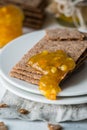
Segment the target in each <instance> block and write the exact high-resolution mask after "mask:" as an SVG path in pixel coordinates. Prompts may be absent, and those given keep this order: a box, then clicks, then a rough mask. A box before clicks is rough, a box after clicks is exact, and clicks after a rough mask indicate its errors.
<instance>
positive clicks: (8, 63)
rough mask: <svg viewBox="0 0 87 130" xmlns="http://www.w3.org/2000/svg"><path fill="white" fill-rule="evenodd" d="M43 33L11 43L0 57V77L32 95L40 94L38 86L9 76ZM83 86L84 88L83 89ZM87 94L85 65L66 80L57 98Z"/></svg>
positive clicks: (35, 33)
mask: <svg viewBox="0 0 87 130" xmlns="http://www.w3.org/2000/svg"><path fill="white" fill-rule="evenodd" d="M44 35H45V31H37V32H33V33H29V34H26V35H24V36H22V37H19V38H17V39H16V40H14V41H12V42H11V43H10V44H8V45H7V46H6V47H4V49H3V51H2V52H1V55H0V71H1V75H2V77H3V78H4V79H5V80H6V81H8V82H9V83H11V84H12V85H14V86H15V87H18V88H21V89H23V90H27V91H29V92H32V93H36V94H41V93H40V91H39V89H38V86H37V85H33V84H29V83H27V82H25V81H22V80H19V79H15V78H12V77H10V76H9V72H10V71H11V69H12V67H13V66H14V65H15V64H16V63H17V62H18V61H19V60H20V59H21V58H22V57H23V55H24V54H25V53H26V52H27V51H28V50H29V49H30V48H32V47H33V46H34V45H35V44H36V43H37V42H38V41H39V40H40V39H41V38H42V37H43V36H44ZM83 86H84V87H83ZM84 94H87V63H86V66H85V67H83V69H82V70H81V71H79V72H78V73H76V74H75V75H74V76H72V77H71V78H70V79H68V80H67V81H66V82H65V83H64V84H63V86H62V92H61V93H60V94H59V96H77V95H84Z"/></svg>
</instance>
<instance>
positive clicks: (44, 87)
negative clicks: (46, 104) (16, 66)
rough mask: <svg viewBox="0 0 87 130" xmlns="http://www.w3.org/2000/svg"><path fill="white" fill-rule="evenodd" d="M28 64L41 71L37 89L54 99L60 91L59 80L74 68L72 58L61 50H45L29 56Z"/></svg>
mask: <svg viewBox="0 0 87 130" xmlns="http://www.w3.org/2000/svg"><path fill="white" fill-rule="evenodd" d="M28 65H30V66H32V67H33V68H35V69H36V70H39V71H41V72H42V73H43V76H42V77H41V79H40V81H39V89H40V91H41V92H42V94H43V95H44V96H45V97H46V98H48V99H50V100H56V96H57V94H58V93H59V92H60V91H61V88H60V86H59V84H60V82H61V80H62V79H63V78H64V76H65V75H66V74H67V73H68V72H69V71H72V70H73V69H74V68H75V62H74V60H73V59H72V58H71V57H69V56H68V55H67V54H66V53H65V52H64V51H62V50H57V51H55V52H48V51H47V50H45V51H43V52H41V53H39V54H37V55H34V56H33V57H31V58H30V59H29V61H28Z"/></svg>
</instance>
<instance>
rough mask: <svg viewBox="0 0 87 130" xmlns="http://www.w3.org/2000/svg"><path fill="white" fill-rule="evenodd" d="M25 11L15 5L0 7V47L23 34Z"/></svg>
mask: <svg viewBox="0 0 87 130" xmlns="http://www.w3.org/2000/svg"><path fill="white" fill-rule="evenodd" d="M23 19H24V15H23V12H22V11H21V10H20V9H19V8H18V7H17V6H14V5H7V6H3V7H0V47H3V46H4V45H5V44H7V43H8V42H9V41H11V40H13V39H14V38H16V37H18V36H20V35H21V34H22V24H23Z"/></svg>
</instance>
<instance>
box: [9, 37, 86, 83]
mask: <svg viewBox="0 0 87 130" xmlns="http://www.w3.org/2000/svg"><path fill="white" fill-rule="evenodd" d="M43 50H48V51H56V50H64V51H65V52H66V53H67V54H68V55H69V56H70V57H72V58H73V59H74V60H75V62H76V68H75V70H76V69H77V68H79V66H80V65H81V64H82V63H83V62H84V60H85V59H86V58H87V41H86V40H84V41H79V40H78V41H66V40H65V41H58V40H57V41H53V40H52V41H51V40H48V39H47V37H46V36H45V37H44V38H42V39H41V40H40V41H39V42H38V43H37V44H36V45H35V46H34V47H33V48H32V49H31V50H29V51H28V53H27V54H25V55H24V57H23V58H22V59H21V60H20V62H19V63H17V64H16V65H15V66H14V67H13V69H12V71H11V73H10V75H11V76H12V77H15V78H19V79H22V80H25V81H27V82H30V83H33V84H38V82H39V79H40V77H41V76H42V73H41V72H40V71H37V70H35V69H34V68H32V67H31V66H27V62H28V60H29V58H30V57H31V56H33V55H35V54H37V53H40V52H42V51H43ZM75 70H74V71H75Z"/></svg>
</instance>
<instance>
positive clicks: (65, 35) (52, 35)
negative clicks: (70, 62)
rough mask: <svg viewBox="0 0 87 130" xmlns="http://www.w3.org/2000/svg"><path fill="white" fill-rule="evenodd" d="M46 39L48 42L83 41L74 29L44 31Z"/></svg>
mask: <svg viewBox="0 0 87 130" xmlns="http://www.w3.org/2000/svg"><path fill="white" fill-rule="evenodd" d="M46 35H47V38H48V39H50V40H83V38H84V35H83V34H82V33H80V32H79V31H77V30H76V29H72V30H71V29H66V28H65V29H59V28H58V29H51V30H46Z"/></svg>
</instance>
